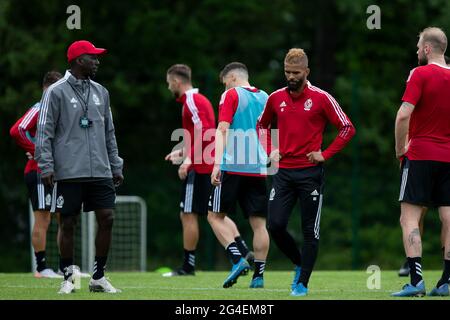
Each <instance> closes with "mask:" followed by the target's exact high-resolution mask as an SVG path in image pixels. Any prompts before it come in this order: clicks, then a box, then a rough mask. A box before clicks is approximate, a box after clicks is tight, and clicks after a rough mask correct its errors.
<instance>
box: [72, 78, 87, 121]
mask: <svg viewBox="0 0 450 320" xmlns="http://www.w3.org/2000/svg"><path fill="white" fill-rule="evenodd" d="M67 83H68V84H69V85H70V87H71V88H72V90H73V92H75V95H76V96H77V98H78V99H80V101H81V102H80V104H81V109H83V111H84V116H85V117H87V114H88V108H89V95H90V94H91V82H90V81H89V80H88V94H87V98H86V100H85V99H83V94H80V93H79V92H78V90H76V89H75V88H74V87H73V86H72V84H71V83H70V82H69V81H67ZM83 104H84V107H83Z"/></svg>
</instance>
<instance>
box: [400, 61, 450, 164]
mask: <svg viewBox="0 0 450 320" xmlns="http://www.w3.org/2000/svg"><path fill="white" fill-rule="evenodd" d="M402 101H404V102H408V103H410V104H412V105H414V106H415V108H414V111H413V113H412V115H411V120H410V123H409V139H410V144H409V148H408V152H407V153H406V156H407V157H408V159H410V160H433V161H441V162H450V68H448V67H446V66H441V65H438V64H435V63H430V64H428V65H426V66H420V67H417V68H415V69H413V70H411V73H410V74H409V77H408V80H407V81H406V89H405V93H404V94H403V98H402Z"/></svg>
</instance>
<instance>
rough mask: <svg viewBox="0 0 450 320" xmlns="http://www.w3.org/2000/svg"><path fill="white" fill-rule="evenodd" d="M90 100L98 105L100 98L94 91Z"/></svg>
mask: <svg viewBox="0 0 450 320" xmlns="http://www.w3.org/2000/svg"><path fill="white" fill-rule="evenodd" d="M92 100H93V101H94V103H95V104H96V105H97V106H98V105H100V99H99V98H98V97H97V95H96V94H95V93H94V94H93V95H92Z"/></svg>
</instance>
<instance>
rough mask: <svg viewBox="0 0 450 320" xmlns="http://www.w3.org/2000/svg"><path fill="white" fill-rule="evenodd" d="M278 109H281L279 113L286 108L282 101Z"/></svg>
mask: <svg viewBox="0 0 450 320" xmlns="http://www.w3.org/2000/svg"><path fill="white" fill-rule="evenodd" d="M280 108H281V112H283V111H284V108H286V102H285V101H283V102H282V103H280Z"/></svg>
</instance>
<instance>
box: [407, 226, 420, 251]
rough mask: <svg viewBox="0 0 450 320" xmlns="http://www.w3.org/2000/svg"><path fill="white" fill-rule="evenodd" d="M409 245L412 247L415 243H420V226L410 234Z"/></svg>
mask: <svg viewBox="0 0 450 320" xmlns="http://www.w3.org/2000/svg"><path fill="white" fill-rule="evenodd" d="M408 243H409V246H410V247H412V246H414V245H417V244H420V231H419V228H416V229H414V230H413V231H411V233H410V234H409V236H408Z"/></svg>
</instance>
